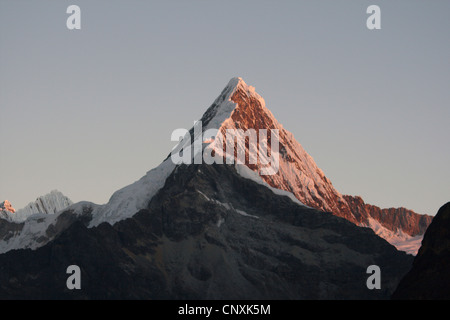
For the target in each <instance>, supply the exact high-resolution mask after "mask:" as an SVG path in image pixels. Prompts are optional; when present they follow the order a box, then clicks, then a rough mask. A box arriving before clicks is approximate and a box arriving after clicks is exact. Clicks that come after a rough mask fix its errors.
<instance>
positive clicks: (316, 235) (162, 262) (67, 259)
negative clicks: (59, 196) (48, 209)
mask: <svg viewBox="0 0 450 320" xmlns="http://www.w3.org/2000/svg"><path fill="white" fill-rule="evenodd" d="M67 214H70V213H67ZM65 221H67V222H68V223H70V225H69V226H68V227H67V226H66V227H67V228H66V229H65V230H63V231H60V232H59V233H58V235H57V236H56V238H55V239H54V240H52V241H50V242H49V243H47V244H46V245H45V246H43V247H41V248H39V249H37V250H35V251H32V250H13V251H10V252H7V253H5V254H2V255H0V298H1V299H38V298H39V299H47V298H48V299H72V298H76V299H387V298H389V297H390V296H391V294H392V292H393V290H394V288H395V287H396V285H397V283H398V281H399V279H400V278H401V277H402V276H403V275H404V274H405V273H406V272H407V271H408V270H409V268H410V266H411V263H412V257H411V256H409V255H406V254H404V253H403V252H399V251H397V250H396V249H395V248H394V247H393V246H391V245H390V244H388V243H387V242H386V241H385V240H383V239H381V238H379V237H378V236H376V235H375V234H374V233H373V231H372V230H370V229H368V228H360V227H357V226H355V225H354V224H353V223H350V222H348V221H347V220H345V219H342V218H339V217H336V216H333V215H332V214H329V213H323V212H318V211H316V210H315V209H309V208H306V207H303V206H300V205H298V204H295V203H294V202H292V200H290V199H289V198H288V197H286V196H282V195H276V194H275V193H273V192H272V191H271V190H270V189H268V188H266V187H264V186H261V185H259V184H257V183H255V182H253V181H251V180H247V179H244V178H243V177H241V176H240V175H239V174H238V173H237V172H236V169H235V168H234V167H232V166H227V165H190V166H184V165H183V166H180V167H178V168H177V169H176V170H175V171H174V172H173V173H172V174H171V175H170V176H169V178H168V179H167V181H166V183H165V186H164V187H163V188H162V189H161V190H160V191H159V192H158V193H157V194H156V195H155V196H154V197H153V198H152V199H151V201H150V202H149V205H148V207H147V209H144V210H141V211H140V212H138V213H137V214H135V215H134V216H133V217H132V218H129V219H126V220H123V221H120V222H118V223H116V224H114V225H110V224H108V223H103V224H100V225H99V226H98V227H94V228H87V227H86V226H87V225H88V219H87V216H84V217H83V219H75V220H74V221H71V220H70V219H66V220H65ZM73 264H75V265H78V266H79V267H80V268H81V288H82V289H81V290H74V291H70V290H68V289H67V288H66V280H67V277H68V276H69V275H67V274H66V269H67V267H68V266H69V265H73ZM372 264H375V265H378V266H380V268H381V272H382V277H381V280H382V287H381V288H382V289H381V290H369V289H367V287H366V280H367V277H368V275H367V274H366V269H367V267H368V266H369V265H372Z"/></svg>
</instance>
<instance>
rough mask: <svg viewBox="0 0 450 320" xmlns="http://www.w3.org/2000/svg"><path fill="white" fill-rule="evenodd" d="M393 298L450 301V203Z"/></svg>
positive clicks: (436, 217) (428, 235) (442, 209)
mask: <svg viewBox="0 0 450 320" xmlns="http://www.w3.org/2000/svg"><path fill="white" fill-rule="evenodd" d="M392 298H393V299H445V300H448V299H450V202H448V203H446V204H445V205H444V206H442V207H441V208H440V209H439V211H438V213H437V214H436V216H435V217H434V219H433V222H432V223H431V224H430V226H429V227H428V229H427V231H426V232H425V235H424V238H423V241H422V246H421V247H420V249H419V252H418V254H417V256H416V257H415V259H414V263H413V267H412V269H411V271H409V272H408V274H407V275H406V276H405V277H404V278H403V279H402V281H401V282H400V284H399V286H398V288H397V289H396V290H395V292H394V294H393V296H392Z"/></svg>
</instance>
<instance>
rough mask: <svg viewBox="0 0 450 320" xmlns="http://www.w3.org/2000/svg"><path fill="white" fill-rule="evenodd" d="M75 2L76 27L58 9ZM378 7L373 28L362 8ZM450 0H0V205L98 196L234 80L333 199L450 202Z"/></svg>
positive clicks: (430, 206)
mask: <svg viewBox="0 0 450 320" xmlns="http://www.w3.org/2000/svg"><path fill="white" fill-rule="evenodd" d="M71 4H76V5H78V6H79V7H80V8H81V30H68V29H67V27H66V20H67V18H68V17H69V14H67V13H66V9H67V7H68V6H69V5H71ZM371 4H376V5H379V6H380V8H381V28H382V29H381V30H368V29H367V27H366V20H367V18H368V16H369V15H368V14H367V13H366V9H367V7H368V6H369V5H371ZM449 13H450V1H438V0H435V1H411V0H408V1H400V0H397V1H298V0H296V1H274V0H273V1H262V0H255V1H252V0H240V1H228V0H227V1H224V0H222V1H214V0H213V1H211V0H208V1H206V0H202V1H200V0H198V1H194V0H183V1H181V0H179V1H162V0H161V1H142V0H139V1H130V0H127V1H125V0H123V1H100V0H96V1H76V0H72V1H54V0H52V1H20V0H0V117H1V124H0V145H1V147H0V200H4V199H8V200H10V201H11V202H12V204H13V206H14V207H15V208H16V209H19V208H21V207H24V206H25V205H26V204H27V203H28V202H30V201H33V200H34V199H35V198H36V197H37V196H40V195H43V194H45V193H48V192H49V191H51V190H53V189H58V190H60V191H62V192H63V193H64V194H65V195H67V196H68V197H69V198H71V199H72V200H73V201H74V202H77V201H80V200H88V201H92V202H95V203H99V204H101V203H105V202H107V201H108V199H109V197H110V196H111V194H112V193H113V192H114V191H115V190H117V189H119V188H121V187H124V186H126V185H128V184H130V183H132V182H134V181H135V180H137V179H139V178H140V177H141V176H143V175H144V174H145V173H146V172H147V171H148V170H150V169H152V168H153V167H155V166H157V165H158V164H159V163H160V162H161V161H162V160H163V159H164V158H165V157H166V156H167V154H168V153H169V152H170V150H171V149H172V147H173V145H174V143H173V142H171V141H170V135H171V133H172V131H173V130H174V129H176V128H187V129H189V128H190V127H191V126H192V125H193V121H194V120H197V119H199V118H200V117H201V115H202V114H203V112H204V111H205V110H206V109H207V108H208V107H209V106H210V105H211V103H212V102H213V101H214V99H215V98H216V97H217V96H218V95H219V94H220V92H221V90H222V89H223V88H224V87H225V85H226V84H227V83H228V81H229V80H230V78H232V77H235V76H241V77H242V78H243V79H244V80H245V81H246V82H247V84H249V85H252V86H254V87H255V88H256V91H257V92H258V93H259V94H260V95H262V96H263V97H264V99H265V101H266V106H267V107H268V108H269V109H270V110H271V111H272V113H273V114H274V115H275V117H276V118H277V119H278V120H279V121H280V122H281V123H282V124H283V126H284V127H285V128H286V129H287V130H289V131H291V132H292V133H293V134H294V136H295V137H296V139H297V140H298V141H299V142H300V143H301V144H302V145H303V147H304V148H305V149H306V151H307V152H308V153H309V154H310V155H311V156H312V157H313V158H314V159H315V161H316V163H317V164H318V166H319V167H320V168H321V169H322V170H323V171H324V173H325V174H326V175H327V176H328V178H330V179H331V181H332V182H333V185H334V186H335V187H336V188H337V189H338V190H339V191H340V192H341V193H343V194H352V195H361V196H362V197H363V198H364V200H365V201H366V202H367V203H371V204H375V205H378V206H381V207H399V206H404V207H407V208H409V209H413V210H415V211H417V212H419V213H428V214H432V215H434V214H435V213H436V211H437V209H438V208H439V207H440V206H441V205H443V204H444V203H445V202H447V201H449V200H450V183H449V181H450V169H449V163H450V147H449V137H450V125H449V120H450V104H449V101H450V85H449V84H450V41H449V39H450V37H449V30H450V19H449Z"/></svg>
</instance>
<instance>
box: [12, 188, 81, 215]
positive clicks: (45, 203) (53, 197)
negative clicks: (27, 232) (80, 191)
mask: <svg viewBox="0 0 450 320" xmlns="http://www.w3.org/2000/svg"><path fill="white" fill-rule="evenodd" d="M4 203H6V204H7V205H9V208H12V206H11V204H10V203H9V201H8V200H6V201H4ZM72 204H73V202H72V200H70V199H69V198H68V197H67V196H65V195H64V194H62V193H61V192H60V191H58V190H52V191H51V192H49V193H47V194H45V195H43V196H40V197H38V198H36V200H35V201H33V202H30V203H28V204H27V205H26V206H25V207H24V208H22V209H19V210H14V209H13V210H14V211H11V210H8V211H9V212H3V217H4V218H6V219H10V220H12V221H16V222H23V221H25V220H26V219H27V218H28V217H29V216H31V215H33V214H39V213H41V214H54V213H56V212H58V211H61V210H63V209H65V208H67V207H68V206H70V205H72ZM6 208H8V206H7V207H6Z"/></svg>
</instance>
